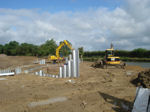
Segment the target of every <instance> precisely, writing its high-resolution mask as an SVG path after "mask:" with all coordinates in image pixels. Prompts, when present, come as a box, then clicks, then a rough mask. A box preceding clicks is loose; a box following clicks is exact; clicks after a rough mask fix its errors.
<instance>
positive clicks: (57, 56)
mask: <svg viewBox="0 0 150 112" xmlns="http://www.w3.org/2000/svg"><path fill="white" fill-rule="evenodd" d="M64 45H67V46H68V48H70V49H71V50H73V48H72V46H71V44H70V43H69V42H67V40H64V41H63V42H62V43H61V44H60V45H59V46H58V47H57V49H56V55H55V56H54V55H53V56H49V57H48V60H50V61H53V62H54V63H55V62H60V61H63V60H64V58H63V57H60V55H59V51H60V49H61V48H62V47H63V46H64Z"/></svg>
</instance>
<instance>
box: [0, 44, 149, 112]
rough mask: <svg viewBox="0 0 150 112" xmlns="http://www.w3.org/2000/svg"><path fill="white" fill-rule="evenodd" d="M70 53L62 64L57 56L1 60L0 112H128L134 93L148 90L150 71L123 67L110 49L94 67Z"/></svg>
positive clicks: (20, 57)
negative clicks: (142, 89) (138, 88)
mask: <svg viewBox="0 0 150 112" xmlns="http://www.w3.org/2000/svg"><path fill="white" fill-rule="evenodd" d="M61 46H63V45H61ZM60 48H61V47H58V49H60ZM70 48H71V47H70ZM71 49H72V48H71ZM72 50H73V51H72V54H70V55H69V56H68V57H66V58H65V61H62V60H63V58H59V57H58V56H57V55H58V54H59V52H57V50H56V56H51V57H49V58H38V57H31V56H7V55H4V54H3V55H0V62H1V63H0V72H1V73H0V112H60V111H61V112H131V110H132V108H133V104H134V100H135V96H136V88H137V87H138V86H143V87H147V88H149V87H150V83H149V80H150V70H149V69H146V68H142V67H140V66H131V65H125V63H122V62H121V61H120V59H119V57H116V56H114V54H113V47H111V49H107V50H106V57H105V58H106V59H104V60H100V61H98V62H95V63H94V62H87V61H82V60H81V59H80V58H79V52H78V50H74V49H72ZM49 59H51V61H52V63H50V62H49ZM58 60H59V61H58ZM60 61H62V62H60ZM109 64H110V65H113V64H115V65H117V66H109V67H108V65H109ZM118 65H119V66H120V67H118Z"/></svg>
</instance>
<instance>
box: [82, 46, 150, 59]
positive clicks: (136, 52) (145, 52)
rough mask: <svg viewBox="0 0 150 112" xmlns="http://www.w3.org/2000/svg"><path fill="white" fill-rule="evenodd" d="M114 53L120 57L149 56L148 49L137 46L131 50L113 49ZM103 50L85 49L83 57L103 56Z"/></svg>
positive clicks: (149, 51)
mask: <svg viewBox="0 0 150 112" xmlns="http://www.w3.org/2000/svg"><path fill="white" fill-rule="evenodd" d="M114 53H115V55H116V56H120V57H137V58H150V50H147V49H143V48H137V49H134V50H132V51H127V50H115V52H114ZM104 56H105V51H87V52H84V57H104Z"/></svg>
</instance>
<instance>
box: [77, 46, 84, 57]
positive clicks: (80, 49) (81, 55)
mask: <svg viewBox="0 0 150 112" xmlns="http://www.w3.org/2000/svg"><path fill="white" fill-rule="evenodd" d="M78 50H79V56H80V58H82V57H83V55H84V50H83V47H80V48H78Z"/></svg>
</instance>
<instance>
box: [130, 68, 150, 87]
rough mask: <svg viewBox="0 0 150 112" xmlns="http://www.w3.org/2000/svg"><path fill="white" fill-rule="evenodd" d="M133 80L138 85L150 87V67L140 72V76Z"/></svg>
mask: <svg viewBox="0 0 150 112" xmlns="http://www.w3.org/2000/svg"><path fill="white" fill-rule="evenodd" d="M132 82H133V83H134V84H136V85H137V86H143V87H145V88H150V69H148V70H145V71H142V72H139V74H138V77H137V78H136V79H134V80H132Z"/></svg>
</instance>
